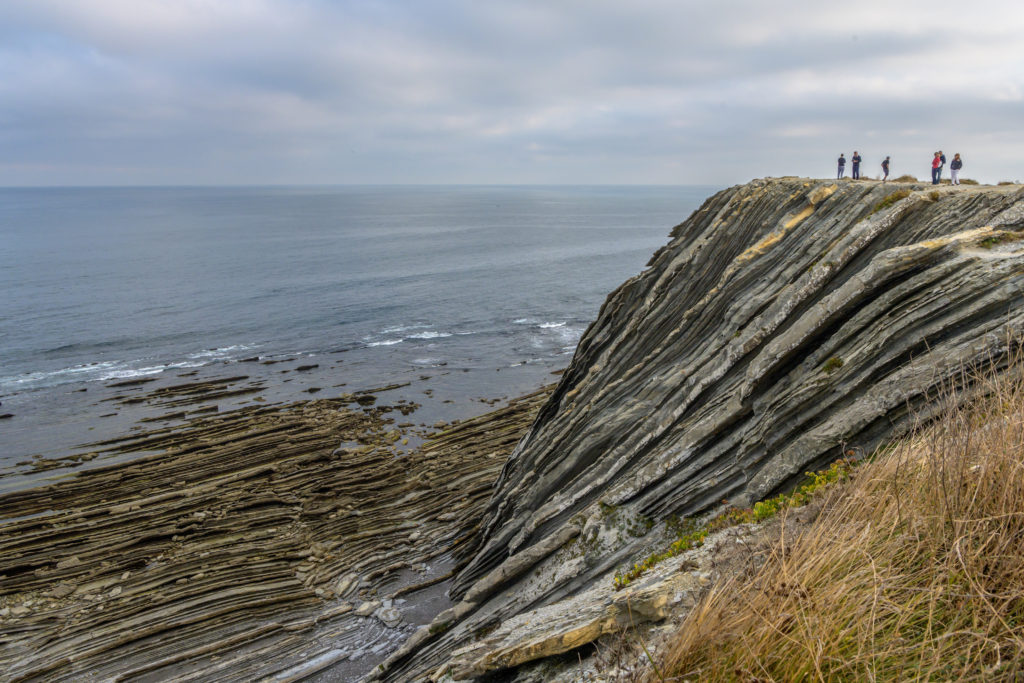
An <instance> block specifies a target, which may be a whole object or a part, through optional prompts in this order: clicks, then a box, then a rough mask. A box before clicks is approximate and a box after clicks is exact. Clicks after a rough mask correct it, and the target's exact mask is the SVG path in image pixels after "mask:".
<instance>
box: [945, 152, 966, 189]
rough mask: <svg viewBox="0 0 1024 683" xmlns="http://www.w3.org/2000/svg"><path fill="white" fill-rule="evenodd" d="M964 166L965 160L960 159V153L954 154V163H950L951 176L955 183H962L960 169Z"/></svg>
mask: <svg viewBox="0 0 1024 683" xmlns="http://www.w3.org/2000/svg"><path fill="white" fill-rule="evenodd" d="M963 167H964V162H963V160H962V159H960V155H959V154H954V155H953V163H951V164H950V165H949V177H950V179H951V180H952V182H953V184H954V185H959V184H960V169H961V168H963Z"/></svg>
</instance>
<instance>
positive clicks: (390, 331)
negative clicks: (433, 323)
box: [380, 323, 430, 334]
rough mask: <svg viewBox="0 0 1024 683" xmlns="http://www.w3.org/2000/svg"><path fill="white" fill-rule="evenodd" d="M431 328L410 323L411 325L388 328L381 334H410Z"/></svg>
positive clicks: (423, 324)
mask: <svg viewBox="0 0 1024 683" xmlns="http://www.w3.org/2000/svg"><path fill="white" fill-rule="evenodd" d="M428 327H430V325H427V324H425V323H410V324H409V325H396V326H395V327H387V328H385V329H383V330H381V331H380V333H381V334H398V333H401V332H408V331H409V330H422V329H425V328H428Z"/></svg>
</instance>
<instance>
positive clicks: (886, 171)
mask: <svg viewBox="0 0 1024 683" xmlns="http://www.w3.org/2000/svg"><path fill="white" fill-rule="evenodd" d="M888 179H889V157H886V158H885V159H884V160H883V161H882V182H883V183H884V182H885V181H886V180H888Z"/></svg>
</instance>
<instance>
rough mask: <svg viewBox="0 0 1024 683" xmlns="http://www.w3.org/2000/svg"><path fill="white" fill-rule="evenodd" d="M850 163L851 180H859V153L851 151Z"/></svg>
mask: <svg viewBox="0 0 1024 683" xmlns="http://www.w3.org/2000/svg"><path fill="white" fill-rule="evenodd" d="M850 161H852V162H853V179H854V180H860V152H858V151H857V150H853V156H852V157H850Z"/></svg>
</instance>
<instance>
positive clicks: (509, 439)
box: [0, 391, 547, 681]
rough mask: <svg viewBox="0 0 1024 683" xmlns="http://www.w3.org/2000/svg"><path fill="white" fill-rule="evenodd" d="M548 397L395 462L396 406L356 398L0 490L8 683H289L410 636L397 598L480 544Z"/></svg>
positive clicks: (247, 412) (166, 440)
mask: <svg viewBox="0 0 1024 683" xmlns="http://www.w3.org/2000/svg"><path fill="white" fill-rule="evenodd" d="M546 396H547V393H546V392H544V391H542V392H538V393H536V394H533V395H530V396H527V397H524V398H522V399H520V400H518V401H515V402H513V403H511V404H510V405H509V406H508V407H506V408H503V409H500V410H497V411H495V412H493V413H491V414H489V415H485V416H483V417H480V418H476V419H473V420H467V421H465V422H463V423H461V424H459V425H458V426H456V427H453V428H451V429H449V430H448V431H447V432H444V433H443V434H440V435H437V436H435V437H434V438H433V439H432V440H431V441H430V442H428V443H427V444H425V445H424V446H423V447H421V448H420V449H418V450H417V451H416V452H414V453H413V454H411V455H408V456H404V457H398V458H396V457H395V456H394V454H393V452H392V450H391V449H390V444H391V443H392V442H393V441H394V440H395V438H396V435H395V432H394V428H393V426H392V424H391V423H392V422H393V420H392V419H391V418H390V417H388V413H389V412H391V411H392V409H391V408H390V407H376V408H366V409H363V410H352V409H350V408H349V405H350V402H349V401H348V400H347V399H340V400H339V399H333V400H332V399H327V400H312V401H303V402H299V403H294V404H289V405H285V406H270V407H258V406H257V407H251V408H245V409H241V410H237V411H233V412H230V413H224V414H221V415H216V416H211V417H205V418H196V419H193V420H192V421H190V422H188V423H186V424H184V425H179V426H173V427H165V428H159V429H154V430H150V431H146V432H141V433H137V434H133V435H131V436H130V437H125V438H123V439H117V440H113V441H108V442H105V443H102V444H94V445H93V448H94V450H93V451H92V453H91V456H92V457H95V458H97V462H101V461H102V460H103V459H105V458H115V459H116V458H126V457H131V459H130V460H128V461H127V462H117V463H113V464H107V465H100V466H98V467H96V468H94V469H91V470H89V471H86V472H81V473H79V474H77V475H74V476H66V477H64V478H61V479H59V480H57V481H55V483H52V484H50V485H48V486H44V487H39V488H34V489H30V490H26V491H20V492H16V493H9V494H6V495H3V496H0V519H2V520H3V522H2V523H0V671H3V675H2V677H3V679H4V680H12V681H23V680H46V681H61V680H81V679H82V678H90V679H113V680H167V679H170V678H173V679H175V680H203V681H210V680H225V681H228V680H231V681H236V680H254V679H256V678H259V677H262V676H268V675H272V674H280V677H279V679H278V680H292V679H294V678H298V677H301V675H303V674H304V673H308V670H309V669H308V667H306V668H303V663H304V662H309V661H311V660H312V661H323V662H325V663H329V662H333V661H338V660H339V659H344V658H345V657H346V653H347V652H348V651H349V650H346V648H349V649H350V650H353V651H354V649H355V646H354V645H353V644H354V643H356V642H357V641H358V640H359V634H360V633H365V632H367V631H368V629H369V630H372V629H377V630H378V632H379V631H381V630H382V629H385V628H397V629H398V630H399V632H398V635H399V636H401V631H402V630H403V629H404V630H408V629H409V628H411V627H410V626H408V625H405V626H404V627H403V626H402V625H401V612H400V610H398V609H396V606H395V605H394V604H392V603H391V602H390V599H392V598H395V597H396V595H394V594H395V593H399V592H406V591H407V590H408V588H407V589H405V590H404V591H398V590H396V591H393V593H392V594H389V593H387V592H386V590H385V588H386V586H387V585H388V584H389V583H390V582H392V581H393V580H394V579H395V577H397V576H398V574H399V573H401V572H406V573H409V570H410V568H415V569H421V570H422V569H423V563H425V562H427V561H429V560H431V558H434V557H436V556H438V555H441V554H443V553H446V552H449V551H450V550H451V549H452V548H453V547H454V546H455V545H457V544H458V543H459V542H460V541H461V540H463V539H465V538H466V537H467V535H468V534H469V533H470V532H471V531H472V529H473V527H474V525H476V524H477V523H478V522H479V519H480V515H481V513H482V510H483V506H484V504H485V503H486V501H487V498H488V497H489V495H490V491H491V486H492V484H493V481H494V479H495V477H496V475H497V472H498V470H499V469H500V467H501V465H502V464H503V463H504V462H505V460H506V458H507V456H508V454H509V453H510V452H511V450H512V448H513V447H514V445H515V443H516V441H518V439H519V437H520V436H521V435H522V433H523V432H524V431H525V429H526V427H527V425H528V424H529V422H530V420H532V418H533V415H534V414H535V412H536V409H537V407H538V405H539V404H540V402H542V400H543V399H544V398H545V397H546ZM394 410H399V409H398V408H395V409H394ZM339 444H341V445H342V447H340V448H339ZM428 578H429V581H428V580H427V579H428ZM438 578H443V577H432V578H431V577H425V581H424V582H425V583H429V582H430V581H436V580H438ZM396 602H397V601H396ZM325 653H326V654H325ZM318 658H319V659H318Z"/></svg>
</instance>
